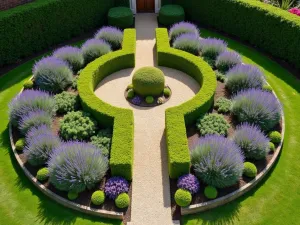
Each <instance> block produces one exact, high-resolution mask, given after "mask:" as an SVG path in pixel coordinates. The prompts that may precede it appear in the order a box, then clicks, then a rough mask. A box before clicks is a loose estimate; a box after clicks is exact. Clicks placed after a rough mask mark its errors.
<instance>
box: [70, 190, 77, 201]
mask: <svg viewBox="0 0 300 225" xmlns="http://www.w3.org/2000/svg"><path fill="white" fill-rule="evenodd" d="M76 198H78V193H77V192H74V191H69V192H68V199H70V200H71V201H73V200H75V199H76Z"/></svg>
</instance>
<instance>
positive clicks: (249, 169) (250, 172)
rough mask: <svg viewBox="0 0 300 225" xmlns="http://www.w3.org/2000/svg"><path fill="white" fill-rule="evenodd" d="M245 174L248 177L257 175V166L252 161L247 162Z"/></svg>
mask: <svg viewBox="0 0 300 225" xmlns="http://www.w3.org/2000/svg"><path fill="white" fill-rule="evenodd" d="M243 174H244V175H245V176H246V177H250V178H253V177H256V175H257V168H256V166H255V165H254V164H253V163H251V162H245V163H244V171H243Z"/></svg>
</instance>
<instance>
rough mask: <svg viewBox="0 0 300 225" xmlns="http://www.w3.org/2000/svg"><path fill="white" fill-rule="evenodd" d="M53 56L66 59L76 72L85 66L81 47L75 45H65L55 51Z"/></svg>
mask: <svg viewBox="0 0 300 225" xmlns="http://www.w3.org/2000/svg"><path fill="white" fill-rule="evenodd" d="M53 56H54V57H56V58H59V59H62V60H64V61H65V62H67V63H68V64H69V66H70V67H71V68H72V69H73V71H74V72H77V71H78V70H80V69H81V68H82V67H83V64H84V59H83V56H82V52H81V50H80V49H79V48H77V47H73V46H65V47H62V48H59V49H57V50H56V51H54V52H53Z"/></svg>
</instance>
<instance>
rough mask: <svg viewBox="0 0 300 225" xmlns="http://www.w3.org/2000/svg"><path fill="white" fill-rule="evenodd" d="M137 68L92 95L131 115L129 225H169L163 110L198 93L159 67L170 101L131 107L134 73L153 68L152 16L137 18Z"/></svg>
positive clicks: (121, 73) (192, 85) (181, 75)
mask: <svg viewBox="0 0 300 225" xmlns="http://www.w3.org/2000/svg"><path fill="white" fill-rule="evenodd" d="M135 21H136V22H135V23H136V24H135V27H136V30H137V49H136V68H134V70H133V69H126V70H122V71H119V72H117V73H114V74H112V75H110V76H109V77H107V78H105V79H104V80H103V81H102V82H101V83H100V84H99V85H98V87H97V88H96V90H95V94H96V95H97V96H98V97H99V98H101V99H102V100H104V101H106V102H108V103H110V104H112V105H114V106H118V107H123V108H131V109H132V110H133V112H134V129H135V131H134V171H133V190H132V194H133V196H132V206H131V207H132V208H131V222H130V223H128V224H130V225H172V224H174V222H173V221H172V216H171V202H170V184H169V177H168V164H167V151H166V143H165V134H164V130H165V109H167V108H169V107H171V106H175V105H179V104H181V103H183V102H185V101H187V100H188V99H190V98H192V97H193V96H194V95H195V93H197V92H198V91H199V85H198V84H197V82H196V81H195V80H193V79H192V78H190V77H189V76H187V75H186V74H184V73H182V72H180V71H177V70H173V69H170V68H165V67H159V68H160V69H161V70H162V71H163V72H164V74H165V76H166V84H167V85H169V86H170V88H171V89H172V92H173V94H172V97H171V99H170V100H169V101H168V102H167V103H165V104H163V105H161V106H158V107H154V108H142V107H135V106H131V105H130V104H129V103H128V102H127V101H126V99H125V97H124V90H125V89H126V87H127V85H128V84H130V83H131V79H132V75H133V72H134V71H135V70H136V69H139V68H141V67H144V66H155V64H156V59H155V56H156V52H155V28H156V27H157V20H156V15H155V14H137V15H136V20H135Z"/></svg>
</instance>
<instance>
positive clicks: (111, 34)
mask: <svg viewBox="0 0 300 225" xmlns="http://www.w3.org/2000/svg"><path fill="white" fill-rule="evenodd" d="M95 38H96V39H103V40H105V41H106V42H108V43H109V44H110V45H111V48H112V49H113V50H118V49H120V48H122V42H123V32H122V31H121V30H120V29H118V28H116V27H111V26H107V27H102V28H101V29H100V30H98V31H97V33H96V34H95Z"/></svg>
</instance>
